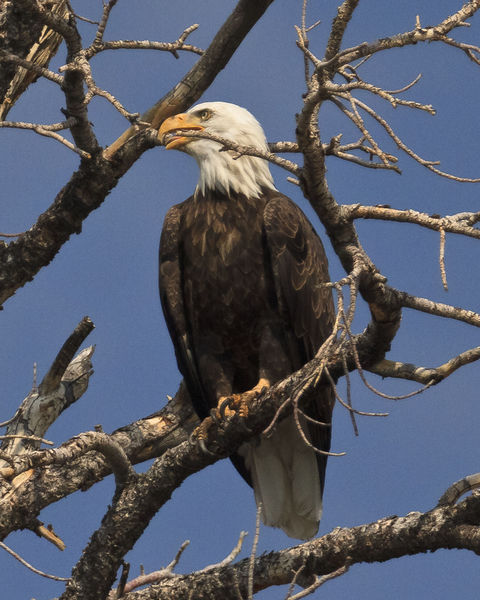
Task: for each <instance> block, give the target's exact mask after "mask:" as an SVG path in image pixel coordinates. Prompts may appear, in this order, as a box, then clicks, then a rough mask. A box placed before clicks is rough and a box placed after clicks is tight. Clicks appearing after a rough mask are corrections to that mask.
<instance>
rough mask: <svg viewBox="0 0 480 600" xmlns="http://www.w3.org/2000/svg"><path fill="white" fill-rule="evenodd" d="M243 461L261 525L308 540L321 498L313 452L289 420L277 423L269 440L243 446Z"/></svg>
mask: <svg viewBox="0 0 480 600" xmlns="http://www.w3.org/2000/svg"><path fill="white" fill-rule="evenodd" d="M239 454H241V455H242V456H243V457H244V459H245V464H246V467H247V469H248V470H249V472H250V475H251V477H252V482H253V489H254V491H255V500H256V502H257V505H259V504H260V502H261V503H262V521H263V522H264V523H265V525H270V526H271V527H280V528H281V529H283V531H284V532H285V533H286V534H287V535H289V536H290V537H293V538H297V539H308V538H311V537H313V536H314V535H315V534H316V533H317V530H318V524H319V522H320V518H321V516H322V496H321V491H320V480H319V475H318V466H317V459H316V456H315V452H314V451H313V450H312V449H311V448H309V447H308V446H307V445H306V444H305V442H304V441H303V439H302V438H301V436H300V433H299V431H298V429H297V426H296V424H295V421H294V419H293V417H288V418H287V419H284V420H283V421H282V422H281V423H279V424H278V425H277V427H276V429H275V431H274V433H273V435H272V436H271V437H270V438H265V439H262V440H260V441H254V442H251V443H248V444H244V445H243V446H242V447H241V448H240V451H239Z"/></svg>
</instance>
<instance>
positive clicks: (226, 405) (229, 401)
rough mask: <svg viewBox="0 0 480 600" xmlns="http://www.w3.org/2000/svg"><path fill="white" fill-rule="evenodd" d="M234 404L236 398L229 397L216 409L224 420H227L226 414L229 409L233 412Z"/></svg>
mask: <svg viewBox="0 0 480 600" xmlns="http://www.w3.org/2000/svg"><path fill="white" fill-rule="evenodd" d="M234 402H235V398H233V397H232V396H227V397H226V398H224V399H223V400H222V401H221V402H220V403H219V405H218V406H217V408H216V411H218V413H220V416H221V417H222V419H225V418H226V416H225V412H226V410H227V408H229V409H230V410H232V404H234Z"/></svg>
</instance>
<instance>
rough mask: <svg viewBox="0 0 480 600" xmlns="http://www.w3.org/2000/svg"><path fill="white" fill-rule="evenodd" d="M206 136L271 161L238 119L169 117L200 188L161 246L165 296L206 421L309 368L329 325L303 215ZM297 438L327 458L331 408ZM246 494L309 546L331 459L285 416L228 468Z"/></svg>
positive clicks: (265, 176)
mask: <svg viewBox="0 0 480 600" xmlns="http://www.w3.org/2000/svg"><path fill="white" fill-rule="evenodd" d="M188 130H197V131H205V132H210V133H212V134H216V135H217V136H221V137H223V138H227V139H229V140H232V141H234V142H237V143H238V144H242V145H248V146H254V147H256V148H258V149H261V150H266V149H267V143H266V139H265V134H264V133H263V130H262V128H261V126H260V124H259V123H258V122H257V121H256V119H255V118H254V117H253V116H252V115H251V114H250V113H249V112H248V111H247V110H245V109H244V108H241V107H239V106H236V105H234V104H229V103H226V102H208V103H203V104H200V105H197V106H195V107H193V108H191V109H190V110H189V111H188V112H186V113H183V114H178V115H175V116H173V117H170V118H168V119H166V120H165V121H164V123H163V124H162V126H161V128H160V131H159V136H160V138H161V140H163V143H164V144H165V146H166V148H167V150H169V149H177V150H181V151H183V152H186V153H187V154H190V155H191V156H193V157H194V158H195V159H196V161H197V163H198V165H199V167H200V178H199V181H198V184H197V187H196V189H195V192H194V194H193V195H192V196H190V198H188V199H187V200H185V202H182V203H181V204H177V205H176V206H173V207H172V208H170V210H169V211H168V213H167V215H166V217H165V222H164V226H163V231H162V236H161V241H160V296H161V301H162V307H163V311H164V314H165V318H166V322H167V325H168V329H169V331H170V335H171V337H172V340H173V344H174V347H175V353H176V358H177V362H178V366H179V369H180V371H181V373H182V375H183V377H184V380H185V383H186V386H187V389H188V392H189V395H190V397H191V401H192V403H193V406H194V408H195V410H196V412H197V414H198V416H199V417H200V418H201V419H204V418H205V417H207V416H208V415H209V414H210V411H211V409H212V407H216V406H217V404H218V403H219V402H221V401H222V400H224V399H225V398H228V397H230V396H231V395H232V394H235V393H243V392H246V391H249V390H252V393H255V392H258V391H260V390H261V389H262V388H263V387H264V386H268V385H272V384H274V383H275V382H277V381H279V380H281V379H282V378H284V377H286V376H288V375H289V374H291V373H293V372H294V371H295V370H297V369H299V368H300V367H301V366H302V365H303V364H305V363H306V362H307V361H308V360H310V359H311V358H313V357H314V356H315V353H316V352H317V350H318V348H319V347H320V345H321V344H322V343H323V341H324V340H325V339H326V338H327V336H328V335H329V334H330V332H331V330H332V326H333V320H334V308H333V303H332V298H331V293H330V291H329V290H328V288H327V287H325V286H324V285H322V284H323V283H325V282H326V281H328V280H329V275H328V265H327V259H326V256H325V252H324V249H323V246H322V243H321V241H320V239H319V237H318V236H317V234H316V233H315V231H314V229H313V228H312V226H311V224H310V223H309V221H308V220H307V218H306V217H305V215H304V214H303V213H302V211H301V210H300V209H299V208H298V207H297V206H296V205H295V204H294V203H293V202H292V201H291V200H290V199H289V198H287V197H286V196H284V195H283V194H281V193H280V192H278V191H277V189H276V188H275V186H274V183H273V179H272V176H271V174H270V170H269V167H268V163H267V162H266V161H265V160H263V159H260V158H256V157H252V156H245V155H244V156H241V157H238V156H237V155H235V153H232V152H230V151H222V146H221V145H220V144H219V143H217V142H214V141H212V140H208V139H204V138H193V137H187V136H185V135H182V131H188ZM315 396H316V397H315V398H313V399H312V401H311V402H310V403H309V406H308V408H306V413H307V414H308V416H310V417H311V418H312V419H315V421H320V422H321V423H323V425H322V424H317V423H314V422H313V421H310V420H308V419H305V418H303V417H301V418H300V423H299V424H300V426H301V427H302V430H303V432H304V435H305V436H306V438H307V439H309V441H310V442H311V444H313V445H314V446H315V447H316V448H319V449H320V450H323V451H328V450H329V447H330V422H331V413H332V406H333V396H332V392H331V390H330V389H329V388H322V389H321V390H320V392H318V390H317V392H316V393H315ZM231 460H232V462H233V463H234V465H235V467H236V468H237V470H238V471H239V472H240V474H241V475H242V476H243V477H244V479H245V480H246V481H247V482H248V483H249V484H250V485H252V486H253V488H254V492H255V499H256V501H257V504H259V503H261V505H262V509H261V511H262V513H261V514H262V520H263V522H264V523H265V524H267V525H271V526H274V527H280V528H282V529H283V530H284V531H285V533H287V535H289V536H291V537H294V538H299V539H307V538H310V537H312V536H313V535H315V533H316V532H317V530H318V524H319V521H320V517H321V512H322V492H323V483H324V478H325V466H326V460H327V458H326V455H325V454H320V453H315V452H314V450H313V449H312V448H311V447H309V446H308V445H307V444H306V443H305V441H304V440H303V439H302V435H301V433H300V431H299V429H298V425H297V424H296V422H295V420H294V418H293V417H292V416H290V417H287V418H286V419H284V420H282V421H280V422H279V423H278V424H277V426H276V429H275V431H274V433H273V435H272V436H271V437H269V438H259V439H255V440H253V441H249V442H246V443H244V444H243V445H242V446H241V447H240V448H239V449H238V451H237V453H236V454H234V455H233V456H232V457H231Z"/></svg>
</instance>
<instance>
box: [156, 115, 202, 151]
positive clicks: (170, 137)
mask: <svg viewBox="0 0 480 600" xmlns="http://www.w3.org/2000/svg"><path fill="white" fill-rule="evenodd" d="M202 129H205V128H204V127H202V125H199V123H198V120H197V118H196V117H194V116H193V115H189V114H188V113H181V114H179V115H173V117H169V118H168V119H165V121H164V122H163V123H162V125H161V126H160V129H159V130H158V137H159V139H160V142H161V143H162V144H164V145H165V149H166V150H174V149H176V148H180V147H181V146H184V145H185V144H188V143H189V142H191V141H192V140H193V139H194V138H189V137H185V136H182V135H181V132H182V131H195V130H196V131H201V130H202Z"/></svg>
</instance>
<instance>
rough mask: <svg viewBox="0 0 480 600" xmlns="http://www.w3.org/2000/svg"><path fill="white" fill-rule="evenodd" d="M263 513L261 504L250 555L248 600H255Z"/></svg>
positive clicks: (260, 504)
mask: <svg viewBox="0 0 480 600" xmlns="http://www.w3.org/2000/svg"><path fill="white" fill-rule="evenodd" d="M261 513H262V503H261V502H259V504H258V507H257V518H256V519H255V537H254V538H253V544H252V552H251V553H250V562H249V565H248V582H247V590H248V595H247V599H248V600H253V575H254V571H255V557H256V554H257V547H258V540H259V538H260V515H261Z"/></svg>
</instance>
